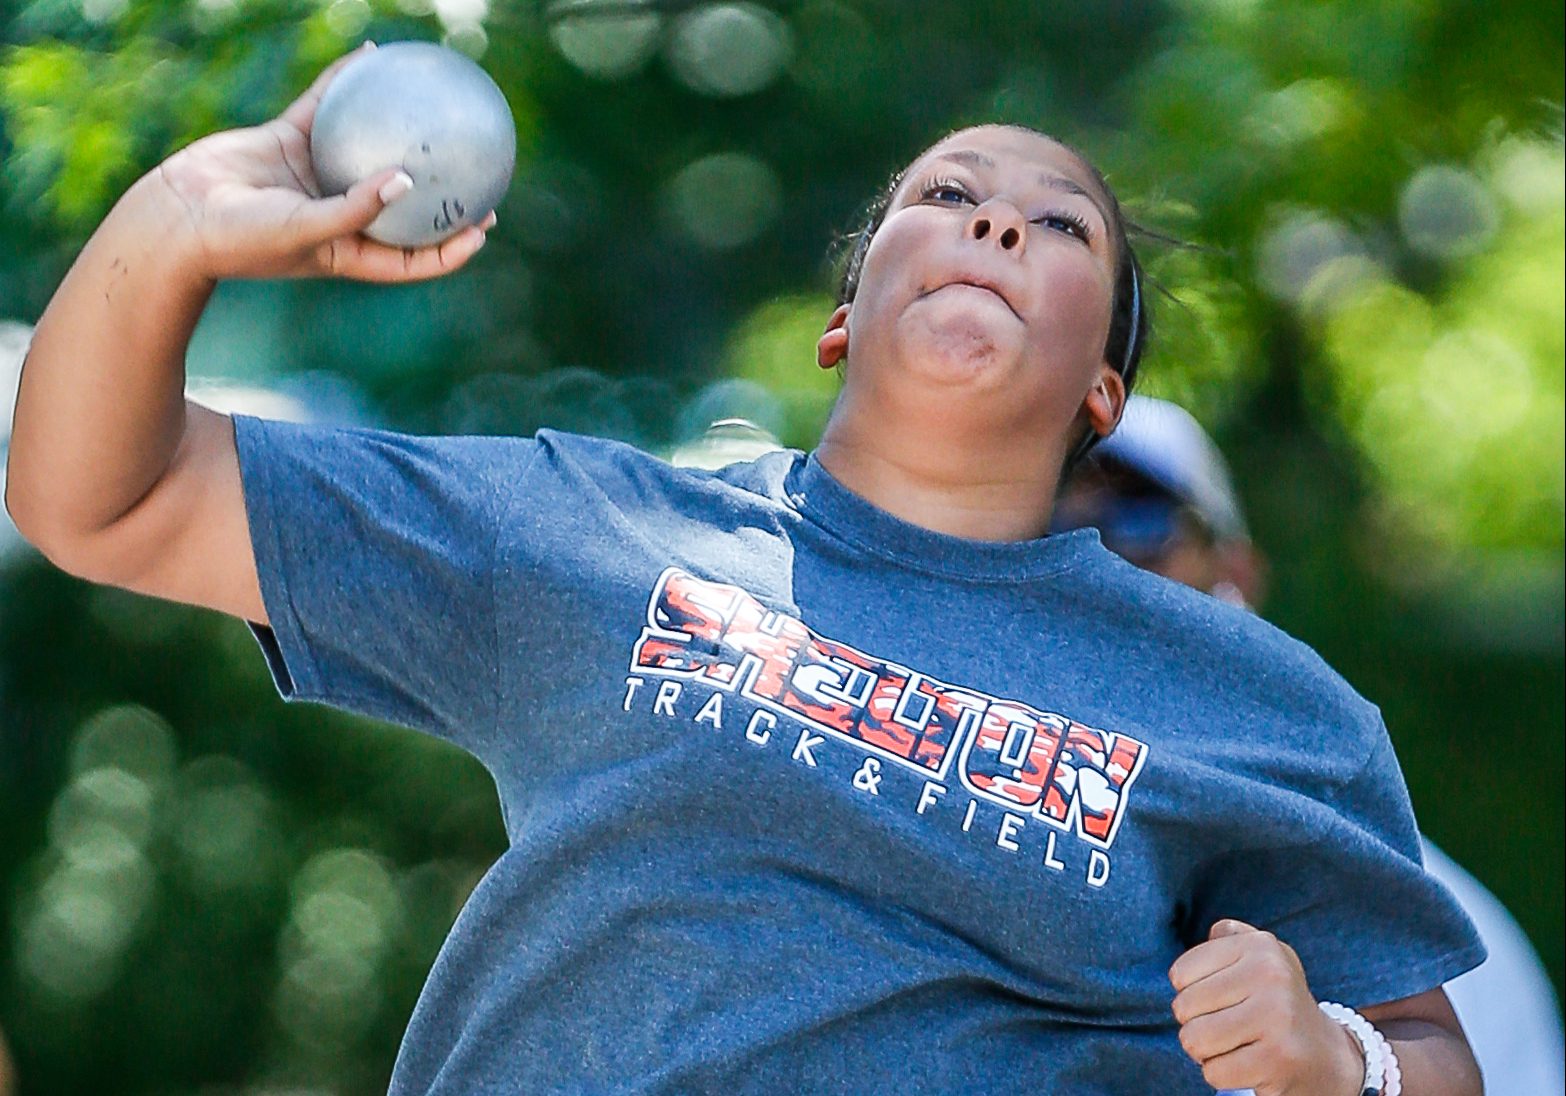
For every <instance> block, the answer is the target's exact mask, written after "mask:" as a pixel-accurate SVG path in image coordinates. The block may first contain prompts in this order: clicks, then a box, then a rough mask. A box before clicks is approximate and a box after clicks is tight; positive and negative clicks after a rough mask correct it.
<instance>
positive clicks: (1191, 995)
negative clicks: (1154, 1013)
mask: <svg viewBox="0 0 1566 1096" xmlns="http://www.w3.org/2000/svg"><path fill="white" fill-rule="evenodd" d="M1250 996H1251V982H1250V979H1249V978H1247V977H1246V974H1245V967H1244V964H1242V963H1234V964H1233V965H1231V966H1227V967H1224V968H1223V969H1222V970H1219V971H1216V972H1214V973H1212V974H1209V975H1208V976H1207V977H1205V978H1200V979H1198V980H1197V981H1195V982H1192V983H1191V984H1190V985H1188V986H1186V987H1185V988H1184V989H1182V990H1181V991H1180V992H1179V993H1177V994H1175V999H1174V1000H1173V1001H1172V1002H1171V1003H1170V1005H1169V1008H1170V1011H1171V1012H1173V1013H1174V1018H1175V1020H1176V1021H1177V1022H1178V1023H1181V1024H1187V1023H1190V1022H1191V1021H1192V1020H1194V1019H1196V1018H1197V1017H1198V1016H1208V1015H1211V1014H1212V1013H1215V1012H1221V1011H1222V1010H1224V1009H1227V1008H1233V1007H1234V1006H1235V1005H1238V1004H1241V1003H1242V1002H1244V1001H1245V1000H1247V999H1248V998H1249V997H1250Z"/></svg>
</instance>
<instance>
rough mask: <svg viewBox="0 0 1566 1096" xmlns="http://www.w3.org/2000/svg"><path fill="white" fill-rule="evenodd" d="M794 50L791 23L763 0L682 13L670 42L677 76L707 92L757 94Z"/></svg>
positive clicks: (731, 94) (719, 5) (710, 6)
mask: <svg viewBox="0 0 1566 1096" xmlns="http://www.w3.org/2000/svg"><path fill="white" fill-rule="evenodd" d="M792 53H793V40H792V36H791V35H790V33H789V29H788V24H786V23H785V22H783V20H782V19H781V18H779V17H778V16H777V15H776V14H775V13H773V12H771V11H768V10H767V9H766V8H763V7H761V6H760V5H758V4H711V5H708V6H706V7H702V8H698V9H696V10H695V11H692V12H688V13H686V14H685V15H682V16H681V17H680V18H679V20H678V21H677V22H676V23H675V25H674V31H673V34H672V35H671V37H670V41H669V47H668V58H669V67H670V68H671V69H672V70H673V71H674V75H675V77H676V79H678V80H679V81H680V82H681V83H683V84H684V85H685V86H686V87H688V88H690V89H691V90H692V91H695V92H697V93H699V94H701V95H712V96H719V97H732V96H739V95H751V94H754V93H755V92H758V91H760V90H762V89H763V88H765V87H766V86H767V85H768V84H770V83H772V81H774V80H775V79H777V77H778V74H779V73H781V72H782V71H783V68H784V66H785V65H787V64H788V61H789V57H790V56H791V55H792Z"/></svg>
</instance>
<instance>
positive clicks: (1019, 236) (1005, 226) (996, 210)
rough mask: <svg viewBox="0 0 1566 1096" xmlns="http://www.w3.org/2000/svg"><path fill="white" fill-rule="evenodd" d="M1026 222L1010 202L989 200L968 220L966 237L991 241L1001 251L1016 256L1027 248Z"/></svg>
mask: <svg viewBox="0 0 1566 1096" xmlns="http://www.w3.org/2000/svg"><path fill="white" fill-rule="evenodd" d="M1027 228H1028V225H1027V222H1026V221H1025V220H1023V218H1022V213H1021V212H1020V211H1019V210H1018V209H1017V208H1016V207H1015V206H1013V205H1012V204H1011V203H1010V202H1003V201H999V200H991V201H988V202H985V203H984V204H983V205H981V206H979V207H978V208H977V209H975V210H974V211H973V216H971V217H969V218H968V235H969V236H970V237H971V238H972V239H975V240H993V241H994V242H995V243H997V244H999V245H1000V249H1001V250H1002V251H1011V252H1014V253H1016V254H1017V255H1021V254H1022V252H1023V251H1024V250H1025V249H1026V248H1027V246H1028V232H1027Z"/></svg>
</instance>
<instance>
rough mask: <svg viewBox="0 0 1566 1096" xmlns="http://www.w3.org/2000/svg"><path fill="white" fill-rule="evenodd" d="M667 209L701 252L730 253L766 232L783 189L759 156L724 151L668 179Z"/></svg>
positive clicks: (705, 157) (671, 218)
mask: <svg viewBox="0 0 1566 1096" xmlns="http://www.w3.org/2000/svg"><path fill="white" fill-rule="evenodd" d="M663 205H664V211H665V214H666V216H667V217H668V219H669V220H670V221H672V222H673V223H674V224H675V225H676V226H677V227H678V228H679V229H680V230H681V231H682V232H683V233H684V234H685V235H687V236H689V237H690V238H691V239H693V240H695V241H696V242H697V243H698V244H700V245H701V246H702V247H706V248H710V249H712V250H714V251H721V250H727V249H730V248H735V247H739V246H740V245H742V244H747V243H749V242H750V241H752V240H754V239H755V238H756V237H757V236H759V235H761V233H762V232H764V231H766V229H767V227H768V226H769V225H770V224H771V223H772V222H773V220H774V219H775V218H776V217H777V215H778V211H779V209H780V208H781V206H782V184H780V183H779V182H778V177H777V174H776V173H775V172H774V171H773V170H772V168H771V167H769V166H768V165H767V164H765V163H763V162H762V161H760V160H758V159H756V157H754V156H750V155H747V154H745V153H741V152H720V153H716V154H714V155H712V156H704V157H702V158H701V159H700V160H697V161H695V162H694V163H692V164H688V165H687V166H686V167H684V168H683V169H681V170H680V171H679V172H678V173H677V174H676V175H675V176H674V177H673V178H672V179H670V180H669V182H668V185H667V186H666V187H665V188H664V193H663Z"/></svg>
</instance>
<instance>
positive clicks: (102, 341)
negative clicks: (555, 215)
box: [5, 55, 493, 623]
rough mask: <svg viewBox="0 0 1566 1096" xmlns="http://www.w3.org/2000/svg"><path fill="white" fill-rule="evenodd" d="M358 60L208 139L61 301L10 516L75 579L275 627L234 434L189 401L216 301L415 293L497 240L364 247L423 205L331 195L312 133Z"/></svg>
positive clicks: (81, 270)
mask: <svg viewBox="0 0 1566 1096" xmlns="http://www.w3.org/2000/svg"><path fill="white" fill-rule="evenodd" d="M351 58H352V55H349V56H348V57H345V58H342V59H340V60H339V61H338V62H337V63H336V64H334V65H332V66H331V67H330V68H328V69H327V70H326V71H324V72H323V73H322V74H321V76H320V77H319V78H318V79H317V80H316V82H315V83H314V84H313V85H312V86H311V88H310V89H309V90H308V91H306V92H305V94H304V95H302V96H301V97H300V98H299V99H298V100H297V101H295V102H294V103H293V104H292V105H291V106H290V107H289V108H288V109H287V110H286V111H284V112H283V114H282V115H280V116H279V117H278V118H275V119H273V120H272V121H271V122H268V123H267V124H265V125H262V126H257V127H254V128H251V129H242V130H231V131H228V132H224V133H218V134H214V135H212V136H210V137H206V138H204V139H202V140H200V141H198V142H196V143H195V144H193V145H191V146H190V147H188V148H186V149H183V150H181V151H180V152H178V153H176V154H175V155H174V156H173V157H171V158H170V159H169V160H167V161H166V162H164V163H163V164H161V165H159V167H158V168H157V169H156V170H154V171H152V172H151V173H149V174H148V175H146V176H145V177H143V178H142V179H141V180H140V181H138V182H137V183H136V184H135V185H134V186H133V187H131V189H130V190H129V191H128V192H127V193H126V194H125V196H124V197H123V198H121V200H120V201H119V203H118V204H117V205H116V206H115V207H114V209H113V211H112V212H111V213H110V214H109V216H108V217H107V218H106V219H105V220H104V222H103V224H102V225H100V226H99V228H98V230H97V232H96V233H94V234H93V237H92V239H91V240H89V242H88V244H87V246H86V247H85V248H84V249H83V251H82V253H81V255H80V256H79V257H78V259H77V260H76V263H75V264H74V265H73V266H72V268H71V270H70V272H69V274H67V275H66V278H65V280H64V282H63V283H61V285H60V288H59V289H58V290H57V291H56V293H55V295H54V297H53V299H52V300H51V301H50V302H49V306H48V308H47V309H46V310H45V312H44V314H43V316H42V318H41V319H40V320H39V322H38V326H37V329H36V331H35V332H34V336H33V343H32V347H31V349H30V350H29V352H28V355H27V361H26V364H25V365H24V366H23V369H22V375H21V383H20V387H19V389H18V392H17V402H16V413H15V419H14V423H13V426H12V434H11V447H10V455H9V463H8V466H7V476H6V491H5V504H6V507H7V509H8V510H9V511H10V513H11V516H12V519H13V520H14V521H15V522H16V526H17V528H18V529H19V530H20V531H21V533H22V535H23V536H25V537H26V538H27V539H28V540H30V541H31V542H32V543H33V544H34V545H36V546H37V547H38V548H39V549H40V550H41V551H42V552H43V553H44V554H45V555H47V556H48V557H49V558H50V559H51V560H53V561H54V562H55V563H56V564H57V565H58V566H60V567H61V568H63V569H65V570H67V571H70V572H72V573H73V574H76V575H79V576H81V577H83V578H87V579H90V580H92V581H95V582H102V583H106V584H109V585H114V586H122V587H125V588H127V589H131V590H135V591H138V592H140V593H145V594H152V595H155V596H158V597H164V598H169V599H171V600H175V601H183V602H187V603H189V604H194V605H203V606H207V607H209V608H214V609H218V610H221V611H223V612H227V613H231V614H233V615H235V616H240V617H244V618H247V619H249V620H254V621H257V622H259V623H266V622H267V618H266V611H265V609H264V608H263V606H262V603H261V593H260V587H259V584H258V581H257V577H256V565H255V558H254V555H253V553H252V551H251V547H250V536H249V528H248V525H247V522H246V517H245V505H244V496H243V493H242V490H241V485H240V478H239V460H238V455H237V452H236V450H235V446H234V430H233V423H232V421H231V420H230V419H229V418H228V416H226V415H222V414H219V413H218V412H216V411H213V410H211V409H209V408H206V407H202V406H201V405H200V404H197V403H194V402H192V401H189V400H187V399H186V398H185V394H184V389H185V354H186V350H187V348H188V346H189V344H190V337H191V333H192V332H193V331H194V330H195V326H196V321H197V320H198V319H200V316H201V312H202V310H203V309H204V308H205V307H206V303H207V301H208V299H209V298H210V296H211V293H212V290H213V287H214V286H215V285H216V284H217V282H218V281H220V280H222V279H224V278H274V277H312V276H340V277H347V278H354V279H358V280H363V281H377V282H403V281H416V280H420V279H424V278H432V277H438V276H440V275H442V274H446V273H449V272H451V271H453V270H455V269H457V268H458V267H460V266H462V265H463V263H465V262H466V261H467V260H468V259H469V258H470V257H471V256H472V255H473V253H474V252H476V251H477V250H478V248H479V247H480V246H481V245H482V243H483V240H484V232H483V230H482V229H480V228H469V229H467V230H465V231H464V232H462V233H461V234H459V235H457V236H455V237H453V238H452V239H450V240H447V241H446V242H445V243H443V244H441V245H439V246H437V247H430V248H423V249H419V250H416V251H404V250H400V249H396V248H390V247H385V246H383V245H380V244H377V243H374V242H372V241H370V240H369V239H368V238H366V237H364V236H362V235H360V230H361V229H362V228H364V227H365V226H366V225H368V224H369V223H370V222H371V221H372V220H374V219H375V217H376V215H377V214H379V213H380V211H381V209H382V208H384V206H385V205H386V203H387V202H388V201H394V200H396V198H398V197H400V196H401V195H402V194H404V193H406V192H407V186H408V181H407V177H406V176H405V175H401V174H400V173H399V172H398V171H397V170H396V169H395V168H387V169H386V170H385V171H382V172H380V173H378V174H376V175H373V176H371V177H370V178H368V179H365V180H362V181H361V182H360V183H359V184H357V185H356V186H355V187H354V188H353V189H352V190H350V191H349V192H348V193H347V194H345V195H342V196H340V197H334V198H323V197H321V195H320V191H319V188H318V187H317V185H316V182H315V179H314V176H313V173H312V172H311V169H310V156H309V135H310V125H311V122H312V121H313V119H314V116H315V107H316V104H317V103H318V102H319V101H320V97H321V94H322V93H323V92H324V91H325V89H326V86H327V84H328V83H329V82H330V81H331V79H332V77H333V76H334V75H335V74H336V72H337V71H338V69H339V68H340V67H341V66H342V65H344V64H346V63H347V62H348V61H349V60H350V59H351ZM490 223H493V222H492V220H491V221H490V222H487V223H486V225H485V227H488V224H490Z"/></svg>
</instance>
